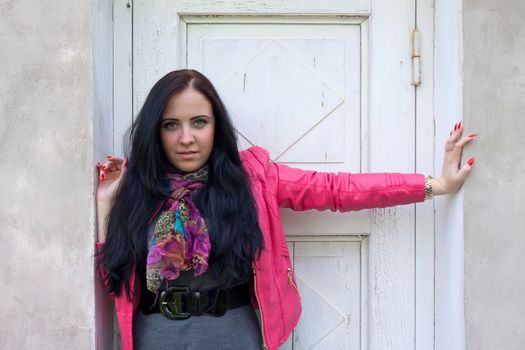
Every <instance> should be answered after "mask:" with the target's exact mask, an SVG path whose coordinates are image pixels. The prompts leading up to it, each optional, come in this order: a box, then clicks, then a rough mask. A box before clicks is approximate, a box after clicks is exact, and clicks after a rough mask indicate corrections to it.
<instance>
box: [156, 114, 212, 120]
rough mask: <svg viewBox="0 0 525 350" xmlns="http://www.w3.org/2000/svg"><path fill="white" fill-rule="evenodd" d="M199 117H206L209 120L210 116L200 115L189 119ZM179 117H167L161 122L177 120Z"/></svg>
mask: <svg viewBox="0 0 525 350" xmlns="http://www.w3.org/2000/svg"><path fill="white" fill-rule="evenodd" d="M201 117H206V118H208V119H211V117H210V116H207V115H206V114H200V115H196V116H195V117H191V118H190V120H193V119H196V118H201ZM178 118H179V117H176V116H175V117H167V118H163V119H162V120H163V121H164V120H179V119H178Z"/></svg>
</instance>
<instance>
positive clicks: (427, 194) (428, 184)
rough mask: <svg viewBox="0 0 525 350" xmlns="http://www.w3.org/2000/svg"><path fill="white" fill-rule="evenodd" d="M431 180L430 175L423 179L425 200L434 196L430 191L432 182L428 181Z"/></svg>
mask: <svg viewBox="0 0 525 350" xmlns="http://www.w3.org/2000/svg"><path fill="white" fill-rule="evenodd" d="M431 179H433V177H432V176H430V175H427V176H426V177H425V200H429V199H432V197H433V196H434V192H433V191H432V181H430V180H431Z"/></svg>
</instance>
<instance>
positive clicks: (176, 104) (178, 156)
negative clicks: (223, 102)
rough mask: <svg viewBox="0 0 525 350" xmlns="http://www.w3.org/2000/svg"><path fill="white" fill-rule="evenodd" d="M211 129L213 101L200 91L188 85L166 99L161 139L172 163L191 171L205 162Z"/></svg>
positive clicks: (213, 129) (211, 134)
mask: <svg viewBox="0 0 525 350" xmlns="http://www.w3.org/2000/svg"><path fill="white" fill-rule="evenodd" d="M214 132H215V116H214V115H213V109H212V105H211V103H210V102H209V101H208V100H207V99H206V97H205V96H204V95H202V94H201V93H200V92H198V91H196V90H194V89H192V88H187V89H185V90H184V91H182V92H180V93H178V94H176V95H174V96H172V97H171V98H170V99H169V100H168V103H167V104H166V107H165V109H164V112H163V114H162V122H161V124H160V140H161V142H162V147H163V149H164V153H165V154H166V157H167V158H168V160H169V161H170V162H171V164H173V165H174V166H175V167H177V168H178V169H180V170H182V171H184V172H191V171H195V170H198V169H199V168H201V167H202V166H203V165H204V164H206V162H207V161H208V158H209V157H210V153H211V150H212V148H213V136H214Z"/></svg>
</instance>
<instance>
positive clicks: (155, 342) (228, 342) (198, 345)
mask: <svg viewBox="0 0 525 350" xmlns="http://www.w3.org/2000/svg"><path fill="white" fill-rule="evenodd" d="M177 282H178V283H177V284H179V283H180V284H182V285H189V286H191V287H192V289H193V288H197V289H200V290H207V289H211V288H215V287H216V283H215V281H214V279H213V278H212V277H211V274H210V273H208V272H206V273H204V274H203V275H202V276H199V277H193V276H192V274H191V273H190V272H183V273H181V276H180V277H179V278H178V279H177ZM133 340H134V347H135V349H137V350H153V349H155V350H168V349H169V350H175V349H181V350H183V349H184V350H190V349H195V350H207V349H210V350H211V349H213V350H220V349H228V350H236V349H238V350H252V349H253V350H260V349H261V346H262V336H261V327H260V325H259V321H258V319H257V315H256V314H255V311H254V309H253V307H252V306H251V305H245V306H241V307H238V308H235V309H231V310H228V311H227V312H226V314H224V315H223V316H221V317H214V316H209V315H201V316H191V317H190V318H188V319H186V320H169V319H167V318H165V317H164V316H163V315H161V314H159V313H153V314H147V315H146V314H144V313H143V312H142V310H141V309H139V310H137V311H136V313H135V315H134V317H133Z"/></svg>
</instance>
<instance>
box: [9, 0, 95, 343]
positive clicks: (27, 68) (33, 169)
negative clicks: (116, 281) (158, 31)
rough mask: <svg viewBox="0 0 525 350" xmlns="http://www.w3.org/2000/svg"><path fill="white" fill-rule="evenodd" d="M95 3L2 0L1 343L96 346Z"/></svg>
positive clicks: (65, 0) (49, 0) (76, 0)
mask: <svg viewBox="0 0 525 350" xmlns="http://www.w3.org/2000/svg"><path fill="white" fill-rule="evenodd" d="M91 11H92V9H91V2H90V1H81V0H36V1H35V0H17V1H1V2H0V13H1V20H0V47H1V49H0V81H1V83H0V194H1V195H0V208H1V209H0V227H1V231H0V234H1V244H0V297H1V299H2V301H1V304H2V312H1V313H0V325H1V326H0V340H1V341H0V342H1V344H0V347H1V348H2V349H94V348H95V347H94V344H95V320H94V319H95V316H94V315H95V312H94V304H95V303H94V293H93V289H94V284H93V281H94V267H93V258H92V254H93V252H94V249H93V248H94V244H93V242H94V206H93V203H94V200H93V198H94V191H93V186H94V185H93V178H94V167H93V164H92V159H93V146H92V145H93V137H92V134H93V131H92V130H93V127H92V124H93V77H92V76H93V72H92V70H93V68H92V66H93V58H92V56H93V55H92V27H91V26H92V24H91Z"/></svg>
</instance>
